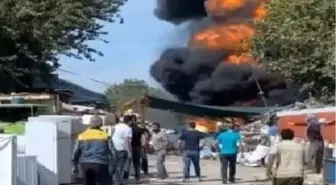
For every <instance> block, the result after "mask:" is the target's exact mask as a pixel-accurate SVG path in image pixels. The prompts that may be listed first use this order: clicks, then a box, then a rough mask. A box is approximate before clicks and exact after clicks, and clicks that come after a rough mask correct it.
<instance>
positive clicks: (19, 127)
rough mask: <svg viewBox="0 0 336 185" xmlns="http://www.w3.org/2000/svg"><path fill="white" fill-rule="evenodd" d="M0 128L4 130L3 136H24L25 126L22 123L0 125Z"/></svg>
mask: <svg viewBox="0 0 336 185" xmlns="http://www.w3.org/2000/svg"><path fill="white" fill-rule="evenodd" d="M0 128H2V129H4V132H5V134H17V135H24V133H25V126H24V124H23V123H22V122H18V123H4V124H3V123H1V124H0Z"/></svg>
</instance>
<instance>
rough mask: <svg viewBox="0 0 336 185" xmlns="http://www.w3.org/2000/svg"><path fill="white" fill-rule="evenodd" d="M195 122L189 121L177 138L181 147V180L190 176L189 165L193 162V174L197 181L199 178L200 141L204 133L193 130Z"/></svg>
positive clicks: (186, 179) (200, 179) (185, 179)
mask: <svg viewBox="0 0 336 185" xmlns="http://www.w3.org/2000/svg"><path fill="white" fill-rule="evenodd" d="M195 127H196V123H195V122H189V123H188V128H187V129H186V130H184V131H182V133H181V136H180V138H179V143H180V147H181V148H182V160H183V182H186V181H188V180H189V178H190V165H191V163H193V165H194V168H195V174H196V177H197V178H198V180H199V181H202V178H201V168H200V141H201V140H202V139H203V138H204V137H205V134H204V133H202V132H199V131H197V130H195Z"/></svg>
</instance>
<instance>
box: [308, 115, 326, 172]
mask: <svg viewBox="0 0 336 185" xmlns="http://www.w3.org/2000/svg"><path fill="white" fill-rule="evenodd" d="M306 121H307V129H306V136H307V139H308V140H309V145H308V151H307V163H308V168H309V170H312V171H313V172H314V173H320V172H321V168H322V162H323V150H324V142H323V137H322V133H321V127H320V124H319V122H318V119H317V117H316V115H313V114H310V115H308V116H307V118H306Z"/></svg>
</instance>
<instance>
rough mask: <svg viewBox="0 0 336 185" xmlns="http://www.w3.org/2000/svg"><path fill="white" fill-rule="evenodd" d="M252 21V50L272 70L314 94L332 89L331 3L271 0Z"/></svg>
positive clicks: (328, 93) (328, 0)
mask: <svg viewBox="0 0 336 185" xmlns="http://www.w3.org/2000/svg"><path fill="white" fill-rule="evenodd" d="M265 7H266V10H267V17H266V19H265V20H263V21H261V22H259V23H257V24H256V34H255V36H254V38H253V44H252V51H253V54H254V56H255V57H256V58H257V60H258V61H259V62H260V63H261V64H263V65H264V66H265V67H266V68H268V69H269V70H271V71H273V72H279V73H281V74H283V75H284V76H285V77H286V78H288V79H291V80H293V81H294V82H296V83H298V84H301V85H303V87H305V88H308V89H309V90H310V91H311V93H312V94H313V95H314V96H316V97H329V98H330V96H333V95H334V90H335V2H334V1H331V0H302V1H293V0H271V1H269V2H268V3H267V4H265Z"/></svg>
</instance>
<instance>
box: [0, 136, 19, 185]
mask: <svg viewBox="0 0 336 185" xmlns="http://www.w3.org/2000/svg"><path fill="white" fill-rule="evenodd" d="M0 185H16V136H14V135H9V134H1V135H0Z"/></svg>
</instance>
